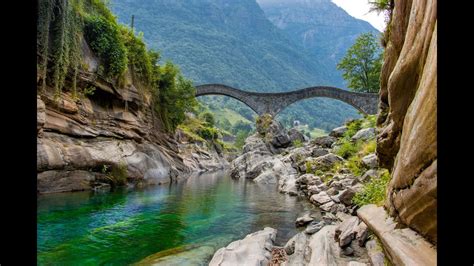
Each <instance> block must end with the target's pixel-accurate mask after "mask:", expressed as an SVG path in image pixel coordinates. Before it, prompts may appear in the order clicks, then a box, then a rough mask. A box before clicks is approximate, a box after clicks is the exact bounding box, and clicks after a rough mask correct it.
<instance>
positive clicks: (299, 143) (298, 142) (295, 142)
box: [293, 139, 303, 148]
mask: <svg viewBox="0 0 474 266" xmlns="http://www.w3.org/2000/svg"><path fill="white" fill-rule="evenodd" d="M293 146H295V147H296V148H301V147H303V142H302V141H301V140H299V139H297V140H294V141H293Z"/></svg>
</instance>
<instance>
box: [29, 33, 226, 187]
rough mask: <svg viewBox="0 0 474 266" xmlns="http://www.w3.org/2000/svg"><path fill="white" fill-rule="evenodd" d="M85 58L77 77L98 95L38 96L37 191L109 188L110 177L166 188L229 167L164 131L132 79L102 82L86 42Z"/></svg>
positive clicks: (212, 154)
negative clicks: (196, 173) (192, 174)
mask: <svg viewBox="0 0 474 266" xmlns="http://www.w3.org/2000/svg"><path fill="white" fill-rule="evenodd" d="M82 56H83V61H84V62H86V63H87V64H88V70H87V71H82V72H81V73H80V74H79V76H78V81H77V87H78V90H82V89H83V88H89V87H93V88H95V91H94V93H93V94H91V95H88V96H79V97H78V98H76V97H73V95H72V93H71V92H62V93H61V94H60V95H55V92H54V89H53V88H51V87H48V86H47V87H46V88H45V89H44V90H38V98H37V132H38V138H37V171H38V177H37V178H38V181H37V184H38V192H39V193H50V192H65V191H78V190H91V189H94V187H104V184H107V183H110V182H111V180H110V173H111V171H116V174H115V175H118V176H122V177H123V178H125V179H126V180H127V181H128V182H129V183H131V184H137V183H140V184H161V183H169V182H172V181H174V180H177V179H178V178H179V177H184V176H186V175H187V174H188V173H190V172H191V171H202V170H213V169H216V168H220V167H222V166H224V165H225V164H226V162H225V161H224V160H223V159H222V156H221V155H219V154H217V153H216V152H215V151H209V150H207V151H206V149H203V148H199V147H195V145H192V144H190V145H180V144H179V143H178V142H177V141H176V140H175V139H173V138H172V136H170V135H169V134H167V133H165V132H164V130H163V128H164V127H163V125H162V122H161V120H160V119H159V118H158V117H156V115H155V113H154V111H153V107H152V104H151V100H150V97H149V95H148V93H146V92H144V91H143V90H140V89H137V88H136V87H135V85H134V83H133V82H132V81H131V77H129V76H128V77H126V78H125V79H126V81H125V82H124V83H125V85H121V86H119V85H117V84H115V83H112V82H110V81H107V80H105V79H102V78H101V77H100V76H98V75H97V74H96V73H95V70H96V68H97V66H98V65H99V64H100V59H99V58H97V57H95V56H94V55H93V53H92V52H91V51H90V49H89V47H88V44H87V43H86V42H85V41H83V42H82ZM183 158H185V159H183Z"/></svg>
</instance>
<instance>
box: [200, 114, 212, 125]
mask: <svg viewBox="0 0 474 266" xmlns="http://www.w3.org/2000/svg"><path fill="white" fill-rule="evenodd" d="M200 116H201V119H202V120H203V121H205V122H206V123H207V125H208V126H210V127H213V126H215V124H216V121H215V119H214V115H213V114H212V113H210V112H205V113H202V114H201V115H200Z"/></svg>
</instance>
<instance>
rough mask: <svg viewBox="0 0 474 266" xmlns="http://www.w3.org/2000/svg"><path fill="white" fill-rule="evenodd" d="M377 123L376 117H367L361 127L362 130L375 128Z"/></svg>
mask: <svg viewBox="0 0 474 266" xmlns="http://www.w3.org/2000/svg"><path fill="white" fill-rule="evenodd" d="M376 123H377V116H376V115H366V116H365V117H364V119H363V121H362V123H361V125H360V127H361V129H362V128H369V127H375V124H376Z"/></svg>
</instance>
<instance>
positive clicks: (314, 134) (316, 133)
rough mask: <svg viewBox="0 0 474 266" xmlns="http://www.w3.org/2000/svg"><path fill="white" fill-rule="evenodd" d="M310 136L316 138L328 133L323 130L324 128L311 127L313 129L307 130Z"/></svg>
mask: <svg viewBox="0 0 474 266" xmlns="http://www.w3.org/2000/svg"><path fill="white" fill-rule="evenodd" d="M309 134H310V136H311V138H313V139H314V138H318V137H322V136H327V135H328V133H327V132H326V131H324V129H320V128H313V130H311V131H310V132H309Z"/></svg>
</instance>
